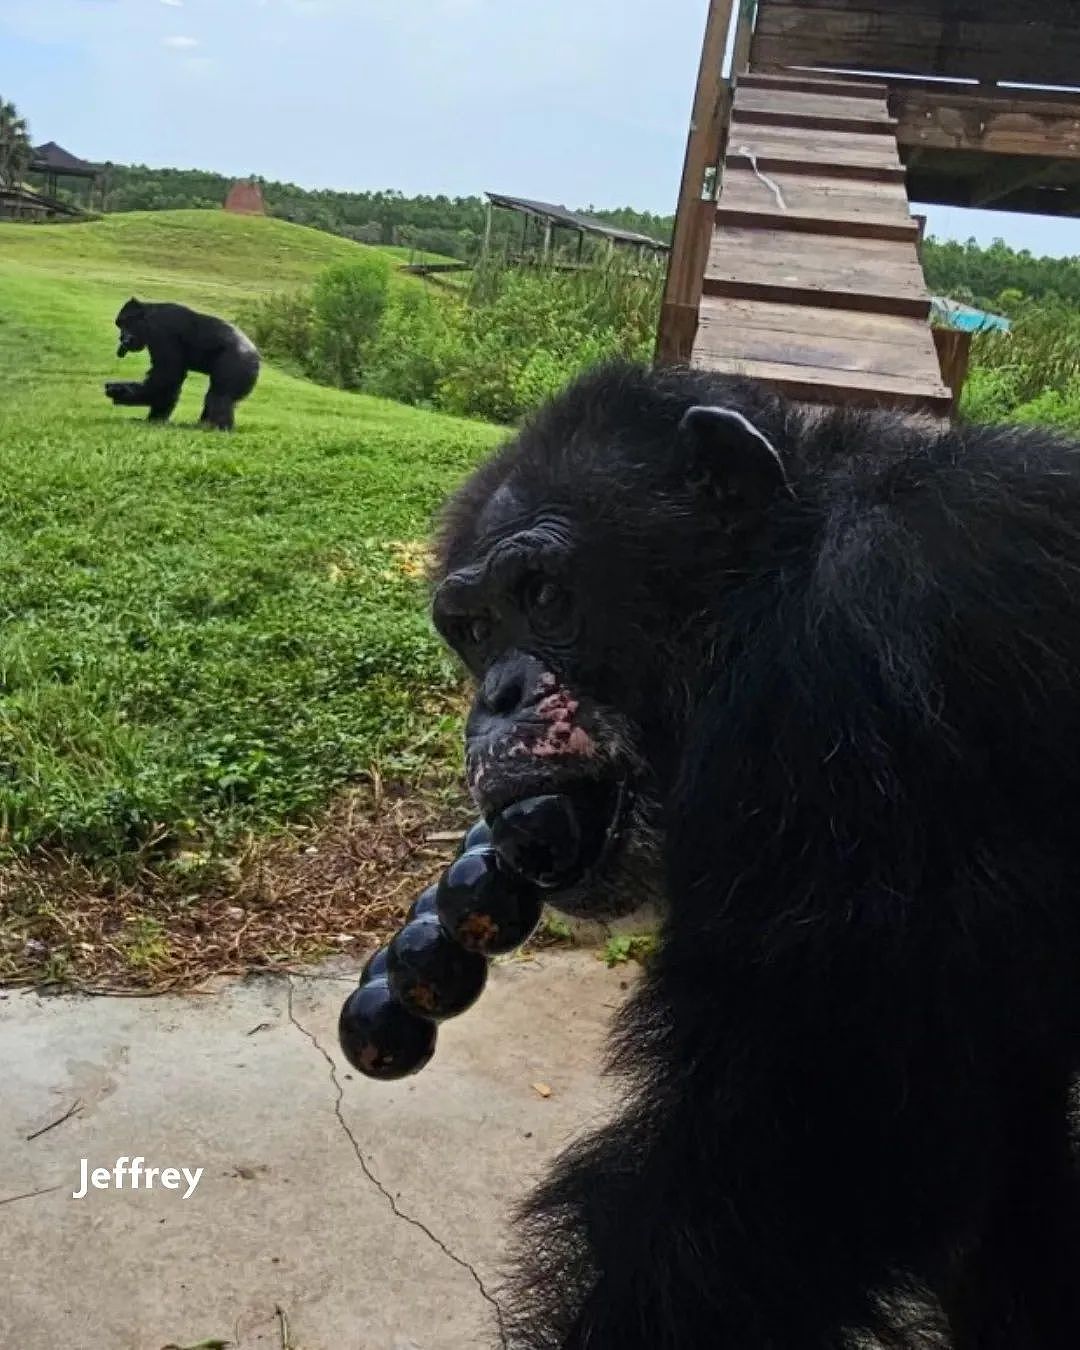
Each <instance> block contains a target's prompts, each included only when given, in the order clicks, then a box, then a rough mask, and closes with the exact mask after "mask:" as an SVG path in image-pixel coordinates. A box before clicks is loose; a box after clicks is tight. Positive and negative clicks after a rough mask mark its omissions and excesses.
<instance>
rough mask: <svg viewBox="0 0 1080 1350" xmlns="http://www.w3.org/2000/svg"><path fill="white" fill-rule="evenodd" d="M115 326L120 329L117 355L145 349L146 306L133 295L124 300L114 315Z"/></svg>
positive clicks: (146, 339) (146, 337)
mask: <svg viewBox="0 0 1080 1350" xmlns="http://www.w3.org/2000/svg"><path fill="white" fill-rule="evenodd" d="M116 326H117V328H119V329H120V345H119V346H118V347H117V349H116V354H117V356H126V355H127V354H128V352H141V351H145V349H146V344H147V341H148V336H147V332H146V307H145V305H143V304H142V302H141V301H139V300H136V299H134V297H133V298H132V299H130V300H128V301H126V302H125V304H124V305H123V306H122V308H121V310H120V313H119V314H118V315H117V316H116Z"/></svg>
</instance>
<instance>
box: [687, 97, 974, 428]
mask: <svg viewBox="0 0 1080 1350" xmlns="http://www.w3.org/2000/svg"><path fill="white" fill-rule="evenodd" d="M885 96H886V90H885V89H884V87H878V86H875V85H873V84H869V83H867V84H863V85H855V84H854V83H853V82H850V81H844V80H842V79H830V78H829V77H826V76H821V77H818V76H813V77H808V76H805V75H803V74H801V73H800V74H794V73H792V74H785V75H767V74H764V75H763V74H751V75H744V76H743V77H742V78H741V79H740V81H739V84H738V86H737V89H736V92H735V101H734V109H733V114H732V123H731V130H730V134H729V137H728V146H727V156H726V159H725V163H724V170H723V184H722V190H721V194H720V200H719V204H718V207H717V212H716V222H715V228H714V231H713V237H712V244H711V247H710V250H709V257H708V263H707V266H706V270H705V279H704V295H703V299H702V304H701V310H700V319H699V325H698V332H697V338H696V341H695V344H694V348H693V354H692V358H691V359H692V363H693V364H694V365H696V366H699V367H703V368H706V369H710V370H718V371H724V372H727V373H732V374H742V375H747V376H750V377H755V378H760V379H763V380H767V381H769V382H770V383H772V384H774V385H776V386H777V387H778V388H780V389H781V390H782V391H784V392H786V393H787V394H789V395H790V396H791V397H794V398H799V399H808V400H813V401H822V402H859V403H881V404H884V405H890V406H895V407H901V408H907V409H913V410H925V411H931V412H935V413H940V414H943V415H947V414H948V413H949V411H950V410H951V407H952V395H951V393H950V391H949V389H948V388H947V387H946V386H945V384H944V383H943V381H942V378H941V370H940V366H939V363H938V358H937V353H936V349H935V346H934V340H933V335H932V333H931V330H930V327H929V324H928V318H929V313H930V298H929V296H928V294H927V290H926V283H925V281H924V278H923V273H922V268H921V266H920V264H919V258H918V252H917V244H918V227H917V225H916V223H915V221H914V220H913V219H912V217H911V212H910V208H909V205H908V198H907V193H906V189H905V186H904V169H903V166H902V164H901V161H900V155H899V151H898V148H897V140H896V122H895V121H894V120H893V118H891V117H890V115H889V110H888V107H887V105H886V101H885Z"/></svg>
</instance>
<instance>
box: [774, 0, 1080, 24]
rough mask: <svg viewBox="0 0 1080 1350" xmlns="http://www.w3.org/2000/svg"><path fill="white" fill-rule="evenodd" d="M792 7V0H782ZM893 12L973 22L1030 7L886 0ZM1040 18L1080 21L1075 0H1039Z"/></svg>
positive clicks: (856, 5)
mask: <svg viewBox="0 0 1080 1350" xmlns="http://www.w3.org/2000/svg"><path fill="white" fill-rule="evenodd" d="M775 3H776V0H761V3H760V6H759V8H760V9H763V10H764V9H771V8H773V7H774V5H775ZM782 3H783V4H784V5H786V6H787V7H790V5H791V3H792V0H782ZM798 4H799V6H800V8H802V9H806V10H821V9H827V10H842V11H845V12H850V13H853V14H863V15H875V14H879V13H880V12H881V10H882V8H883V7H884V5H883V0H798ZM884 4H887V6H888V9H889V11H890V12H891V13H893V14H898V15H903V16H904V17H905V18H911V17H913V16H921V17H923V18H931V19H938V20H941V21H944V22H952V23H955V22H957V21H959V20H964V21H967V22H969V23H985V22H988V21H993V22H997V23H1001V22H1005V23H1019V22H1023V21H1024V16H1026V15H1028V14H1029V13H1030V11H1029V10H1028V9H1027V8H1026V7H1025V5H1024V3H1023V0H884ZM1032 17H1037V18H1038V21H1039V22H1042V23H1047V22H1051V21H1052V22H1055V23H1061V24H1065V25H1066V27H1067V26H1068V25H1069V24H1070V23H1072V24H1074V25H1076V24H1077V22H1078V21H1077V17H1076V9H1075V0H1039V5H1038V12H1037V16H1036V15H1034V14H1032Z"/></svg>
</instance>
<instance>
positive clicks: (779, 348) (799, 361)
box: [697, 306, 940, 389]
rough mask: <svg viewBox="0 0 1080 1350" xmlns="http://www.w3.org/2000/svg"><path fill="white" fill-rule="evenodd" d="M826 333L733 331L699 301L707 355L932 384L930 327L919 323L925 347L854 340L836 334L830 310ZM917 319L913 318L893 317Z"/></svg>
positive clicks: (839, 325) (840, 325) (934, 365)
mask: <svg viewBox="0 0 1080 1350" xmlns="http://www.w3.org/2000/svg"><path fill="white" fill-rule="evenodd" d="M818 313H825V315H828V313H832V324H830V325H829V328H828V329H826V331H832V333H833V336H832V338H828V339H826V338H822V336H821V335H818V336H809V335H805V336H802V338H795V336H790V335H782V333H774V332H761V331H760V329H756V328H742V329H741V331H738V332H734V331H730V329H728V328H726V327H725V325H717V324H715V323H714V321H713V319H711V316H710V315H709V311H707V309H706V308H705V306H703V308H702V312H701V320H699V324H698V338H697V348H698V350H699V351H702V352H707V354H709V356H710V358H713V359H724V360H765V362H778V363H782V365H787V366H807V367H810V369H811V370H832V371H842V373H844V374H853V373H855V374H867V375H887V377H890V378H895V379H910V381H918V382H919V383H921V385H922V387H923V389H933V387H936V382H937V379H938V378H940V377H938V360H937V355H936V352H934V339H933V331H931V329H930V328H929V327H927V325H926V324H921V328H922V331H923V332H925V333H926V343H925V346H919V347H906V346H900V344H898V343H876V344H869V343H860V342H857V340H855V339H852V338H846V336H844V335H842V332H844V321H842V320H838V319H837V316H836V313H833V312H832V311H818ZM898 321H899V323H917V320H898Z"/></svg>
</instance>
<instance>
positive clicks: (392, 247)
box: [378, 244, 461, 263]
mask: <svg viewBox="0 0 1080 1350" xmlns="http://www.w3.org/2000/svg"><path fill="white" fill-rule="evenodd" d="M378 248H379V252H380V253H386V254H388V255H389V256H390V257H391V258H393V259H394V260H395V261H396V262H405V263H460V262H461V259H460V258H450V257H448V256H447V255H446V254H445V253H428V252H427V251H426V250H425V249H422V248H407V247H406V246H405V245H403V244H380V245H379V246H378Z"/></svg>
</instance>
